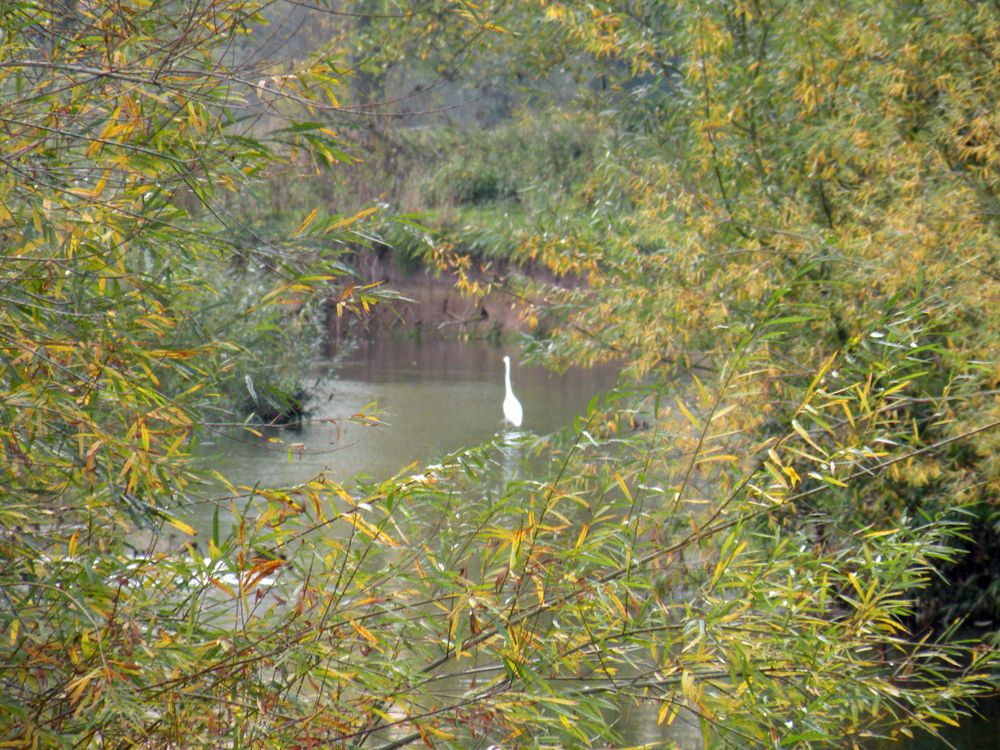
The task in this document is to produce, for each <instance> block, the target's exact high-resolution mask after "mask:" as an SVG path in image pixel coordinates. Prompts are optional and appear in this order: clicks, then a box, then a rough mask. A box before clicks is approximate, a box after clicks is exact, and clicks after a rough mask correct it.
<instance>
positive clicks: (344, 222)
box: [326, 206, 378, 232]
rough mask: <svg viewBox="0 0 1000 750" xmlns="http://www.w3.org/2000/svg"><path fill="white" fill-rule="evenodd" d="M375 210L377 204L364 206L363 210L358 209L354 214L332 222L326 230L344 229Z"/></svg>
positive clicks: (376, 209)
mask: <svg viewBox="0 0 1000 750" xmlns="http://www.w3.org/2000/svg"><path fill="white" fill-rule="evenodd" d="M376 211H378V207H377V206H372V207H371V208H366V209H365V210H364V211H359V212H358V213H356V214H354V216H349V217H348V218H346V219H340V220H339V221H335V222H333V224H331V225H330V226H329V227H327V229H326V231H328V232H332V231H334V230H335V229H344V228H346V227H349V226H351V225H352V224H357V223H358V222H359V221H361V220H362V219H363V218H365V217H366V216H371V215H372V214H373V213H375V212H376Z"/></svg>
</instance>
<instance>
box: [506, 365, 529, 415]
mask: <svg viewBox="0 0 1000 750" xmlns="http://www.w3.org/2000/svg"><path fill="white" fill-rule="evenodd" d="M503 366H504V385H505V386H507V395H506V396H504V397H503V418H504V421H506V422H510V423H511V424H512V425H514V426H515V427H520V426H521V421H522V420H523V419H524V411H523V410H522V409H521V402H520V401H518V400H517V397H516V396H515V395H514V390H513V389H512V388H511V387H510V357H508V356H506V355H504V358H503Z"/></svg>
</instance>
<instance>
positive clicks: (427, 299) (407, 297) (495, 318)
mask: <svg viewBox="0 0 1000 750" xmlns="http://www.w3.org/2000/svg"><path fill="white" fill-rule="evenodd" d="M356 267H357V268H358V270H359V272H360V274H361V278H362V280H363V281H364V283H373V282H381V283H382V285H383V286H384V287H385V288H386V289H391V290H392V291H394V292H396V293H398V294H399V295H400V296H401V297H403V299H401V300H397V301H394V302H392V303H385V304H380V305H377V306H375V307H374V308H373V309H372V311H371V313H370V314H369V315H368V316H366V317H365V318H364V319H362V320H360V321H356V320H355V321H352V322H348V321H347V319H346V318H344V319H338V318H337V317H336V315H334V314H331V316H330V321H329V330H330V335H331V338H332V339H334V340H335V341H336V340H339V339H340V338H341V337H342V336H344V335H346V334H348V333H357V332H358V326H360V327H361V328H362V329H363V330H364V331H365V332H366V333H369V334H372V335H376V334H384V333H392V332H395V333H401V332H405V331H411V330H415V329H420V330H423V331H425V332H427V333H434V334H440V335H443V336H456V335H472V336H487V335H500V334H504V333H509V332H513V331H519V330H522V329H524V328H525V323H524V322H523V321H522V320H521V319H520V317H519V315H518V310H517V305H516V302H515V300H514V298H513V297H512V296H511V295H510V294H508V293H506V292H504V291H502V290H496V291H493V292H490V293H489V294H487V295H486V296H485V297H482V298H474V297H471V296H469V295H467V294H463V293H461V292H459V291H458V290H457V289H455V286H454V280H453V278H452V277H451V276H448V275H445V274H441V273H437V272H435V271H433V270H429V269H426V268H416V269H409V268H400V267H399V265H398V264H397V263H396V262H395V261H394V259H393V257H392V256H391V255H389V254H388V253H373V254H371V255H369V256H364V257H361V258H359V259H358V262H357V263H356ZM486 280H487V279H485V278H483V279H481V281H486Z"/></svg>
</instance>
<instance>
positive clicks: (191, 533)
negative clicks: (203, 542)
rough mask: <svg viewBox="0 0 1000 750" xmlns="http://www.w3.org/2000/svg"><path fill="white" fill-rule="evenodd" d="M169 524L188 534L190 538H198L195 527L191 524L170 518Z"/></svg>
mask: <svg viewBox="0 0 1000 750" xmlns="http://www.w3.org/2000/svg"><path fill="white" fill-rule="evenodd" d="M167 523H169V524H170V525H171V526H173V527H174V528H175V529H178V530H180V531H181V532H183V533H185V534H187V535H188V536H197V535H198V532H197V531H195V530H194V527H193V526H191V525H190V524H187V523H184V522H183V521H181V520H180V519H179V518H168V519H167Z"/></svg>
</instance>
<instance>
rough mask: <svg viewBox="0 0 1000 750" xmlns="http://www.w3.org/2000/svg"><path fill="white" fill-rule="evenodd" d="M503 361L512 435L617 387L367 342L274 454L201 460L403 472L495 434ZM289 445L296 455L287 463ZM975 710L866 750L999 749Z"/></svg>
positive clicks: (246, 467) (243, 466) (248, 479)
mask: <svg viewBox="0 0 1000 750" xmlns="http://www.w3.org/2000/svg"><path fill="white" fill-rule="evenodd" d="M504 354H508V355H510V356H511V359H512V360H513V362H514V368H513V373H512V379H513V384H514V391H515V393H516V394H517V397H518V399H519V400H520V401H521V404H522V405H523V407H524V415H525V418H524V425H523V426H522V429H523V430H525V431H530V432H534V433H537V434H543V433H547V432H552V431H554V430H557V429H559V428H562V427H565V426H567V425H569V424H571V423H572V421H573V419H574V417H576V416H578V415H580V414H582V413H584V412H585V411H586V409H587V404H588V402H589V401H590V399H591V398H592V397H593V396H595V395H596V394H598V393H600V392H601V391H603V390H605V389H608V388H611V387H613V386H614V385H615V383H616V379H617V374H616V371H615V370H613V369H612V368H604V369H597V370H590V371H584V370H575V371H570V372H567V373H565V374H563V375H558V376H557V375H551V374H549V373H548V372H547V371H545V370H544V369H542V368H537V367H524V366H521V365H519V364H518V357H517V351H516V350H515V349H513V348H504V347H498V346H493V345H490V344H487V343H484V342H459V341H416V340H384V341H374V342H366V343H363V344H361V345H360V346H359V348H358V349H356V350H354V351H353V352H351V353H350V355H348V356H347V357H346V358H344V359H343V360H342V361H341V362H338V363H337V365H336V367H334V366H333V365H332V364H331V363H319V364H317V365H315V366H314V367H313V368H312V377H313V379H314V380H313V387H312V388H311V392H312V393H313V394H314V395H313V399H312V400H311V402H310V403H309V404H308V407H309V409H310V411H311V414H310V419H309V420H308V421H307V423H306V424H305V425H304V426H303V428H302V430H301V431H300V432H291V431H287V430H285V431H280V432H276V433H275V434H276V435H277V436H279V437H280V438H281V440H283V441H284V443H285V444H284V445H274V444H270V443H268V442H267V441H266V440H263V439H258V438H254V437H252V436H250V435H248V434H246V433H239V432H225V433H222V432H220V433H218V434H216V435H215V436H214V438H213V439H211V440H209V441H206V442H205V443H203V445H202V447H201V454H202V456H203V457H204V458H205V459H206V461H208V462H209V463H210V465H211V466H212V468H214V469H216V470H217V471H219V472H220V473H222V474H223V476H225V477H226V478H228V479H229V480H230V481H232V482H234V483H238V484H242V485H252V484H254V483H257V482H260V483H261V484H262V485H271V486H280V485H289V484H296V483H299V482H302V481H306V480H308V479H310V478H312V477H314V476H316V475H317V474H319V473H321V472H322V473H325V474H326V475H327V476H328V477H330V478H333V479H335V480H336V481H338V482H341V483H343V484H350V483H351V480H352V479H353V478H354V477H356V476H358V475H364V476H367V477H369V478H372V479H376V480H378V479H384V478H387V477H389V476H392V475H393V474H395V473H397V472H400V471H402V470H404V469H407V468H408V467H411V466H412V467H414V469H416V467H418V466H420V465H424V464H427V463H431V462H433V461H435V460H436V459H437V458H439V457H441V456H443V455H445V454H447V453H450V452H452V451H455V450H459V449H461V448H464V447H470V446H474V445H479V444H481V443H484V442H487V441H489V440H491V439H492V438H493V437H494V436H495V435H497V433H499V432H502V431H503V427H504V425H503V413H502V410H501V402H502V401H503V396H504V382H503V363H502V361H501V358H502V357H503V355H504ZM361 412H366V413H368V414H369V415H371V416H375V417H377V418H378V419H379V421H380V424H379V425H378V426H364V425H358V424H354V423H351V422H349V418H350V417H351V416H352V415H355V414H358V413H361ZM292 443H298V444H301V447H300V448H297V449H296V450H295V451H294V453H293V456H292V458H291V460H289V444H292ZM205 512H206V513H209V511H208V509H207V508H206V509H205ZM192 520H194V521H195V522H196V523H197V524H198V525H201V526H202V527H206V526H208V525H209V524H210V523H211V517H210V515H206V516H205V517H204V518H200V519H199V518H194V519H192ZM980 711H981V712H982V714H983V716H982V717H980V718H978V719H970V720H968V721H967V722H965V723H964V725H963V727H962V728H961V729H960V730H949V731H947V732H945V733H944V736H945V738H946V742H943V741H942V740H940V739H937V738H934V737H930V736H923V737H918V738H917V739H915V740H913V741H909V742H906V743H902V742H900V743H888V742H887V743H879V744H873V745H871V746H870V750H939V749H943V748H948V747H952V748H955V749H956V750H992V749H993V748H998V750H1000V701H998V700H994V701H990V702H985V703H983V704H982V705H981V706H980ZM618 729H619V732H620V733H621V734H622V736H623V738H624V739H625V740H626V742H627V743H628V744H630V745H641V744H645V743H651V744H655V745H657V746H662V744H661V743H663V742H664V740H665V739H666V738H665V736H664V735H665V733H664V730H663V728H662V727H658V726H657V725H656V711H655V709H654V708H647V707H634V706H631V707H623V710H622V714H621V718H620V722H619V727H618ZM667 736H668V737H669V739H670V740H673V741H675V742H677V743H678V746H679V747H680V748H681V749H682V750H688V749H689V748H690V749H691V750H693V749H694V748H702V747H703V741H702V737H701V732H700V730H699V728H698V724H697V722H696V721H695V720H694V719H693V718H692V717H691V716H690V715H685V714H684V713H681V714H679V715H678V717H677V720H676V722H675V724H674V726H673V727H671V728H670V732H669V735H667ZM948 743H950V744H948Z"/></svg>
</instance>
